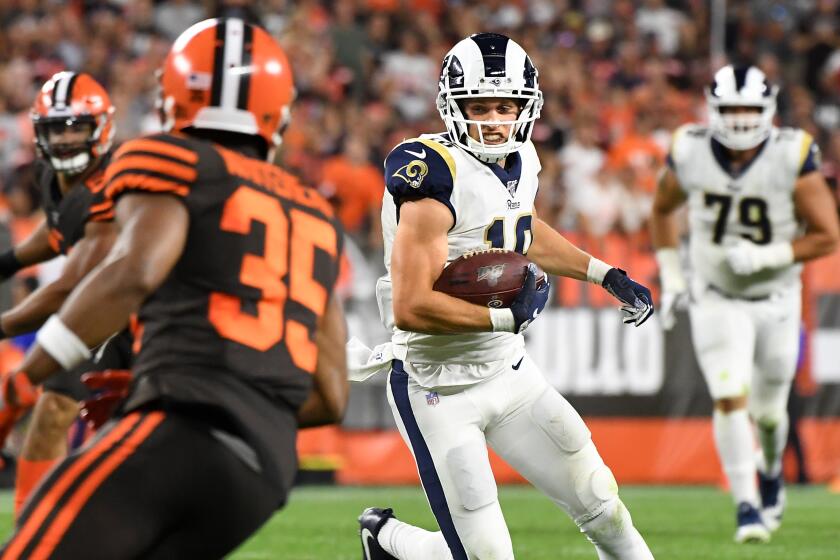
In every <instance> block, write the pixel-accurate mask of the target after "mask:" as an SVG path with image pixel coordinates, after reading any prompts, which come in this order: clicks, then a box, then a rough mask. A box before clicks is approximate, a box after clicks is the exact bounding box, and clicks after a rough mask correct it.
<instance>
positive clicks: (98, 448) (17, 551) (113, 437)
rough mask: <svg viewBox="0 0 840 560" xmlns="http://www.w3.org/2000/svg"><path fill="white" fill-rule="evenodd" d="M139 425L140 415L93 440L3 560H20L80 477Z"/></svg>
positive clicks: (46, 496)
mask: <svg viewBox="0 0 840 560" xmlns="http://www.w3.org/2000/svg"><path fill="white" fill-rule="evenodd" d="M138 422H140V414H131V415H129V416H126V417H125V418H124V419H123V420H121V421H120V423H119V424H117V425H116V426H114V428H113V429H112V430H111V431H110V432H108V434H107V435H106V436H105V437H103V438H102V439H100V440H99V441H96V440H93V442H94V443H93V445H92V446H91V447H90V448H89V449H87V450H86V451H85V453H84V454H83V455H82V456H81V457H79V458H78V459H77V460H76V462H75V463H73V465H72V466H71V467H70V468H68V469H67V470H66V471H65V472H64V473H63V474H61V475H60V476H59V478H58V480H56V481H55V483H54V484H53V485H52V487H51V488H50V489H49V490H48V491H47V493H46V494H44V496H43V497H41V499H40V500H39V501H38V504H37V505H36V506H35V510H34V511H33V512H32V513H31V514H30V515H29V516H28V518H27V519H26V521H25V522H24V523H23V525H22V526H21V527H19V529H18V530H17V531H16V532H15V534H14V536H12V539H11V540H10V541H9V543H8V545H7V546H6V552H5V553H4V554H3V556H2V558H1V559H0V560H14V559H16V558H19V557H20V555H21V553H22V552H23V551H24V549H26V546H27V545H28V544H29V540H30V539H31V538H32V537H33V536H34V535H35V533H37V531H38V529H39V528H40V526H41V524H42V523H43V522H44V520H45V519H46V518H47V517H48V516H49V514H50V512H51V511H52V510H53V507H55V505H56V504H57V503H58V501H59V500H60V499H61V497H62V496H63V495H64V493H65V492H66V491H67V489H68V488H70V486H71V485H72V484H73V482H75V481H76V479H77V478H78V477H79V475H80V474H81V473H82V472H84V471H85V469H87V468H88V467H89V466H90V465H91V464H93V462H94V461H96V459H97V458H98V457H99V456H101V455H102V454H103V453H105V452H106V451H108V450H109V449H111V446H112V445H113V444H114V443H116V442H117V441H119V440H120V439H122V438H123V437H124V436H125V435H126V434H127V433H128V432H129V431H131V429H132V428H134V426H135V425H136V424H137V423H138Z"/></svg>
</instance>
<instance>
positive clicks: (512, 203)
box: [507, 200, 519, 210]
mask: <svg viewBox="0 0 840 560" xmlns="http://www.w3.org/2000/svg"><path fill="white" fill-rule="evenodd" d="M507 207H508V210H516V209H517V208H519V201H518V200H508V201H507Z"/></svg>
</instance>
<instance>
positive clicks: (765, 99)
mask: <svg viewBox="0 0 840 560" xmlns="http://www.w3.org/2000/svg"><path fill="white" fill-rule="evenodd" d="M778 91H779V88H778V86H775V85H774V86H771V85H770V84H769V83H768V82H767V76H765V75H764V72H762V71H761V70H759V69H758V68H756V67H755V66H732V65H728V66H724V67H723V68H721V69H720V70H718V71H717V73H716V74H715V78H714V80H713V81H712V84H711V86H709V87H708V88H706V101H707V102H708V103H709V125H710V126H711V129H712V136H713V137H714V139H715V140H717V141H718V142H720V143H721V144H723V145H724V146H726V147H727V148H730V149H732V150H749V149H750V148H754V147H756V146H758V145H759V144H761V143H762V142H763V141H764V140H765V139H766V138H767V137H768V136H769V135H770V130H771V128H772V127H773V116H774V115H775V114H776V94H777V93H778ZM723 107H756V108H758V109H761V112H760V113H722V112H721V108H723Z"/></svg>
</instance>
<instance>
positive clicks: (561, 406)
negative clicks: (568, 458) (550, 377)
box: [531, 389, 591, 453]
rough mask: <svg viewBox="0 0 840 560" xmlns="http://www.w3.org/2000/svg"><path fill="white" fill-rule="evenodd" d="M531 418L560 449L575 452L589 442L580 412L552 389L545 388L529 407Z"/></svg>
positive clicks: (589, 438)
mask: <svg viewBox="0 0 840 560" xmlns="http://www.w3.org/2000/svg"><path fill="white" fill-rule="evenodd" d="M531 418H533V420H534V422H535V423H536V424H537V425H538V426H539V427H540V428H542V430H543V431H544V432H545V433H546V435H548V437H549V438H551V441H553V442H554V443H555V444H556V445H557V446H558V447H559V448H560V449H562V450H563V451H565V452H567V453H576V452H578V451H580V450H581V449H583V448H584V447H585V446H586V444H588V443H591V434H590V432H589V428H587V427H586V424H584V422H583V418H581V417H580V414H578V413H577V411H576V410H575V409H574V407H572V405H570V404H569V401H567V400H566V399H564V398H563V396H562V395H560V393H558V392H557V391H555V390H554V389H548V390H546V391H545V392H544V393H543V394H542V395H541V396H540V397H539V398H538V399H537V400H536V401H534V405H533V406H532V408H531Z"/></svg>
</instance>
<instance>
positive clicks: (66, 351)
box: [35, 315, 91, 369]
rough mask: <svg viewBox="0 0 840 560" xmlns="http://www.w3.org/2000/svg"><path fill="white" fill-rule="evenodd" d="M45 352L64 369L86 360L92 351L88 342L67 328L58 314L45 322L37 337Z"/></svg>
mask: <svg viewBox="0 0 840 560" xmlns="http://www.w3.org/2000/svg"><path fill="white" fill-rule="evenodd" d="M35 340H37V341H38V344H40V345H41V348H43V349H44V352H46V353H47V354H49V355H50V356H51V357H52V358H53V359H54V360H55V361H56V362H58V363H59V364H61V367H63V368H64V369H71V368H73V367H75V366H77V365H79V364H80V363H82V362H84V361H85V360H89V359H90V356H91V353H90V349H89V348H88V347H87V344H85V343H84V342H82V340H81V339H80V338H79V337H78V336H76V333H74V332H73V331H71V330H70V329H69V328H67V325H65V324H64V323H63V322H62V321H61V319H59V318H58V316H57V315H53V316H52V317H50V318H49V320H48V321H47V322H46V324H44V326H43V327H42V328H41V330H39V331H38V335H37V336H36V337H35Z"/></svg>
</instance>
